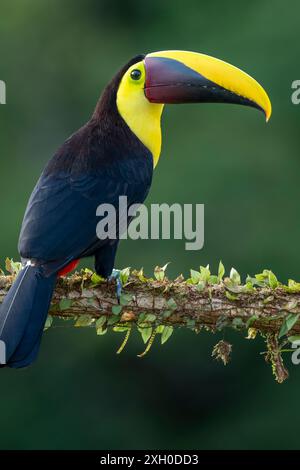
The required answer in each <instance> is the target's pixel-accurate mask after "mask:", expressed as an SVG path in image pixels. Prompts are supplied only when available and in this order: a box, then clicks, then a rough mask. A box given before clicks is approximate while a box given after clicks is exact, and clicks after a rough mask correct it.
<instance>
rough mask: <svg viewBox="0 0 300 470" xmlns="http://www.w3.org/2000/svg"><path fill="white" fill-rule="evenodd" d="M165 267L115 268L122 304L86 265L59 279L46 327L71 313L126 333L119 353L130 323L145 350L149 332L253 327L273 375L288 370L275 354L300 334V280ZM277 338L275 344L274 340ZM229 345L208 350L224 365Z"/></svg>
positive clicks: (79, 322)
mask: <svg viewBox="0 0 300 470" xmlns="http://www.w3.org/2000/svg"><path fill="white" fill-rule="evenodd" d="M19 267H20V266H19V264H17V263H13V262H12V261H7V264H6V268H7V269H8V270H9V271H10V275H4V273H2V275H0V303H1V302H2V300H3V298H4V296H5V294H6V293H7V291H8V289H9V287H10V285H11V283H12V281H13V279H14V277H15V275H16V273H17V271H18V269H19ZM165 270H166V266H164V267H163V268H160V267H156V268H155V271H154V277H153V278H146V277H145V276H144V274H143V271H142V270H141V271H132V272H131V273H130V271H129V269H128V268H127V269H125V270H123V271H121V279H122V282H123V293H122V296H121V299H120V305H119V304H118V302H117V299H116V295H115V285H114V283H107V281H105V280H103V279H101V278H100V277H98V276H97V275H96V274H94V273H93V272H92V271H90V270H88V269H85V270H82V271H81V272H80V273H75V274H73V275H71V276H69V277H64V278H60V279H58V281H57V285H56V289H55V293H54V296H53V300H52V304H51V308H50V312H49V317H48V320H47V323H46V327H49V326H51V323H52V320H53V318H54V317H59V318H64V319H73V320H74V325H75V326H78V327H80V326H82V327H83V326H92V325H95V327H96V331H97V334H99V335H101V334H104V333H106V331H107V329H109V328H111V329H113V330H114V331H124V332H126V335H125V339H124V342H123V343H122V345H121V347H120V349H119V351H118V353H119V352H121V351H122V349H123V348H124V346H125V344H126V342H127V341H128V338H129V335H130V332H131V329H132V327H133V326H135V327H137V328H138V330H139V331H140V333H141V335H142V338H143V340H144V342H145V343H147V347H146V350H145V351H144V353H142V354H141V355H140V356H144V355H145V354H146V353H147V352H148V350H149V349H150V347H151V345H152V342H153V341H154V338H155V337H156V336H157V335H161V342H162V343H164V342H166V341H167V340H168V339H169V337H170V336H171V334H172V333H173V331H174V329H175V328H189V329H191V330H193V331H195V332H199V331H200V330H201V329H206V330H208V331H210V332H212V333H215V332H217V331H221V330H223V329H224V328H228V327H231V328H234V329H236V330H238V331H240V332H242V333H243V334H245V331H246V332H247V333H248V336H247V338H248V339H254V338H255V337H256V335H257V334H258V333H259V334H260V335H261V336H263V337H264V338H265V341H266V345H267V352H266V354H265V358H266V360H267V361H269V362H271V364H272V369H273V372H274V375H275V378H276V380H277V381H278V382H283V381H284V380H285V379H286V378H287V377H288V372H287V370H286V369H285V367H284V365H283V361H282V357H281V352H282V349H283V346H285V345H286V344H287V342H288V341H291V342H292V341H296V340H300V320H299V319H298V318H299V315H300V284H299V283H296V282H295V281H292V280H290V281H289V283H288V285H286V286H285V285H283V284H281V283H279V281H278V280H277V278H276V276H275V275H274V274H273V273H272V272H271V271H269V270H265V271H263V273H260V274H257V275H255V276H254V277H253V278H251V277H249V276H248V278H247V280H246V283H245V284H242V282H241V278H240V275H239V274H238V273H237V271H236V270H234V269H232V270H231V272H230V277H227V278H225V279H224V267H223V265H222V263H220V265H219V270H218V274H217V275H211V273H210V270H209V267H208V266H207V267H201V268H200V270H199V271H193V270H192V271H191V277H190V278H189V279H187V280H185V279H184V278H183V277H182V276H179V277H178V278H177V279H175V280H169V279H168V278H167V277H166V275H165ZM279 341H281V344H279ZM230 353H231V345H230V344H228V343H227V342H225V341H220V342H219V343H218V344H217V345H216V346H215V347H214V350H213V355H214V356H215V357H216V358H219V359H222V361H223V362H224V364H226V363H227V362H228V360H229V357H230Z"/></svg>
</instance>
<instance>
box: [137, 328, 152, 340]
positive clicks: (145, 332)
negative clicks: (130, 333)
mask: <svg viewBox="0 0 300 470" xmlns="http://www.w3.org/2000/svg"><path fill="white" fill-rule="evenodd" d="M152 331H153V328H152V327H149V328H139V332H140V333H141V336H142V338H143V341H144V343H147V341H148V340H149V338H150V336H151V335H152Z"/></svg>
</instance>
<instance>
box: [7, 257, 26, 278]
mask: <svg viewBox="0 0 300 470" xmlns="http://www.w3.org/2000/svg"><path fill="white" fill-rule="evenodd" d="M5 269H6V271H8V272H9V273H10V274H13V275H15V276H16V275H17V274H18V273H19V271H21V269H22V263H19V262H18V261H14V260H13V259H9V258H6V260H5Z"/></svg>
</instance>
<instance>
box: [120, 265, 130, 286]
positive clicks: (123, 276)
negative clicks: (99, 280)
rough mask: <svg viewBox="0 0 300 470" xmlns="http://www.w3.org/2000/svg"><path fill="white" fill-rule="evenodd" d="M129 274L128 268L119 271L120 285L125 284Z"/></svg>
mask: <svg viewBox="0 0 300 470" xmlns="http://www.w3.org/2000/svg"><path fill="white" fill-rule="evenodd" d="M129 276H130V268H124V269H121V271H120V280H121V282H122V286H125V284H126V283H127V281H128V278H129Z"/></svg>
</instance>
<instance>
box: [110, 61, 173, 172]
mask: <svg viewBox="0 0 300 470" xmlns="http://www.w3.org/2000/svg"><path fill="white" fill-rule="evenodd" d="M145 80H146V71H145V65H144V61H141V62H138V63H137V64H134V65H132V66H131V67H130V68H129V69H128V70H127V72H126V73H125V74H124V76H123V78H122V80H121V83H120V85H119V89H118V93H117V107H118V111H119V113H120V115H121V116H122V118H123V119H124V121H125V122H126V124H127V125H128V127H129V128H130V129H131V130H132V132H133V133H134V134H135V135H136V136H137V137H138V138H139V139H140V140H141V142H142V143H143V144H144V145H145V146H146V147H147V148H148V149H149V150H150V152H151V153H152V155H153V162H154V166H156V164H157V162H158V159H159V155H160V150H161V124H160V121H161V114H162V110H163V107H164V105H163V104H156V103H150V101H148V100H147V98H146V96H145V92H144V87H145Z"/></svg>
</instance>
